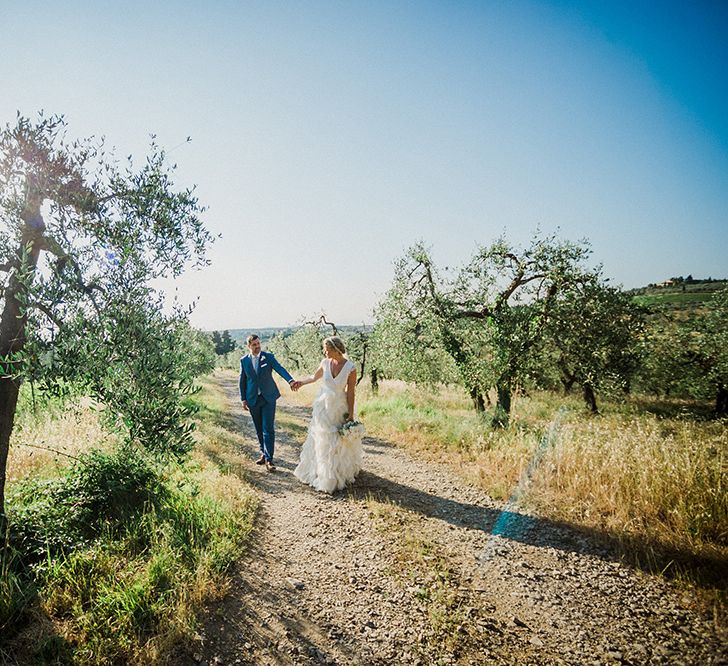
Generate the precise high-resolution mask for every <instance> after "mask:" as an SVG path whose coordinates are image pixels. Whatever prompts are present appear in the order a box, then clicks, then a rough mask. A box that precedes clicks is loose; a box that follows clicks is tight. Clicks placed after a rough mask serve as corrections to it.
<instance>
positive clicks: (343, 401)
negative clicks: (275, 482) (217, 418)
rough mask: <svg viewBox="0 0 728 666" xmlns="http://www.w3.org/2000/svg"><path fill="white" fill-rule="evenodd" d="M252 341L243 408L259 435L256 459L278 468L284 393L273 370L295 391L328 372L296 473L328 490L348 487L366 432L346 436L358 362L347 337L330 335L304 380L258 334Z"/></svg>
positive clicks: (243, 370)
mask: <svg viewBox="0 0 728 666" xmlns="http://www.w3.org/2000/svg"><path fill="white" fill-rule="evenodd" d="M247 344H248V350H249V353H248V354H246V355H245V356H244V357H243V358H241V359H240V399H241V400H242V402H243V409H245V410H246V411H248V412H250V415H251V417H252V419H253V424H254V425H255V432H256V434H257V435H258V443H259V444H260V458H258V460H256V464H258V465H265V467H266V469H267V470H268V471H269V472H274V471H275V469H276V468H275V466H274V465H273V452H274V449H275V415H276V400H277V399H278V398H279V397H280V395H281V394H280V391H279V390H278V387H277V386H276V383H275V381H274V380H273V370H275V371H276V372H277V373H278V374H279V375H280V376H281V377H283V379H285V380H286V381H287V382H288V384H289V385H290V387H291V389H292V390H293V391H297V390H298V389H299V388H300V387H301V386H305V385H306V384H312V383H313V382H316V381H318V380H319V379H322V378H323V385H322V387H321V390H320V392H319V394H318V396H317V397H316V400H315V401H314V403H313V410H312V415H311V421H310V423H309V426H308V435H307V436H306V441H305V442H304V444H303V448H302V449H301V458H300V462H299V463H298V466H297V467H296V469H295V471H294V475H295V476H296V477H297V478H298V479H299V480H300V481H302V482H303V483H307V484H309V485H311V486H313V487H314V488H315V489H316V490H320V491H322V492H328V493H332V492H334V491H335V490H340V489H342V488H343V487H344V486H346V484H347V483H350V482H351V481H353V480H354V478H355V477H356V475H357V474H358V473H359V470H360V469H361V460H362V445H361V436H360V435H359V436H347V437H342V436H341V429H342V426H343V425H344V424H345V423H346V422H348V421H353V419H354V396H355V392H356V368H355V367H354V364H353V363H352V362H351V361H350V360H349V359H347V358H346V356H345V355H344V354H345V353H346V347H345V345H344V341H343V340H342V339H341V338H339V337H337V336H332V337H329V338H326V339H325V340H324V343H323V353H324V359H323V360H322V361H321V364H320V365H319V367H318V368H317V369H316V372H314V374H313V375H311V376H310V377H306V378H305V379H300V380H296V379H294V378H293V377H291V375H290V374H289V372H288V371H287V370H286V369H285V368H284V367H283V366H282V365H281V364H280V363H279V362H278V361H277V360H276V358H275V356H274V355H273V354H271V353H270V352H267V351H266V352H264V351H261V343H260V338H259V337H258V336H257V335H249V336H248V338H247ZM352 432H353V431H352ZM349 434H352V433H349Z"/></svg>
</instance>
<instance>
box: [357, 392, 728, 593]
mask: <svg viewBox="0 0 728 666" xmlns="http://www.w3.org/2000/svg"><path fill="white" fill-rule="evenodd" d="M358 403H359V412H360V414H361V416H362V420H363V421H365V423H366V425H367V428H368V430H369V432H370V434H371V435H373V436H376V437H381V438H384V439H388V440H390V441H394V442H397V443H399V444H401V445H403V446H406V447H407V448H408V449H409V450H410V451H412V453H413V454H414V455H416V456H418V457H421V458H426V459H430V460H435V461H437V462H445V463H448V464H450V465H452V466H453V467H454V468H456V469H457V470H458V472H459V473H460V474H462V475H463V476H464V477H465V478H467V479H468V480H469V481H471V482H473V483H475V484H477V485H479V486H480V487H482V488H483V489H484V490H485V491H486V492H488V493H489V494H490V495H491V496H493V497H495V498H498V499H505V498H508V497H509V496H511V494H512V493H513V491H514V489H515V487H516V485H517V483H518V481H519V479H521V478H522V476H524V472H525V470H526V469H527V468H528V466H529V464H530V463H531V461H532V460H533V459H534V456H535V455H536V452H537V451H538V452H539V454H543V457H542V458H541V462H540V464H539V465H538V466H537V467H536V469H535V472H534V473H533V477H532V478H531V481H530V483H528V484H527V486H526V488H525V492H523V493H522V494H521V495H520V496H519V501H520V502H521V504H522V505H523V506H525V507H527V508H529V509H532V510H535V511H536V512H537V513H538V514H539V515H541V516H543V517H546V518H550V519H554V520H559V521H565V522H568V523H571V524H576V525H579V526H584V527H587V528H591V529H593V530H595V531H597V532H599V533H601V534H604V535H605V536H606V537H608V538H609V539H610V540H615V539H616V540H617V541H620V542H622V545H623V547H624V548H625V550H626V551H627V552H631V554H633V555H635V556H636V557H637V558H638V559H641V561H642V562H644V560H645V558H644V557H641V556H643V555H646V556H647V558H646V559H647V560H649V559H650V558H651V559H652V560H653V562H652V564H653V567H656V568H658V569H662V568H663V567H665V566H671V565H670V562H671V559H673V558H674V560H675V563H676V564H678V565H679V566H677V567H676V572H675V573H678V574H679V575H687V577H688V579H689V580H692V581H694V582H701V581H702V583H703V584H705V585H706V587H708V588H709V587H711V586H718V587H719V588H720V587H723V588H725V580H723V582H722V583H721V582H720V580H719V579H720V575H721V572H724V571H726V567H727V566H728V493H727V492H726V488H727V486H728V474H727V473H728V467H727V464H728V429H727V428H726V427H725V426H726V424H725V422H724V421H711V420H703V419H699V418H692V417H688V416H686V415H685V412H682V413H681V411H680V410H679V409H675V410H673V413H674V414H675V415H673V416H670V415H668V416H656V415H655V414H652V413H649V412H647V411H645V407H646V406H649V405H646V402H645V399H644V398H641V399H639V400H634V401H633V402H628V403H607V402H604V403H603V404H602V412H603V413H602V415H600V416H597V417H594V416H592V415H591V414H589V413H588V412H587V411H586V410H585V409H584V407H583V405H582V403H581V402H580V401H579V400H578V399H575V398H564V397H563V396H557V395H553V394H549V393H533V394H532V395H530V396H528V397H525V396H519V397H518V398H517V399H516V400H515V401H514V405H513V414H512V421H511V427H510V428H508V429H507V430H502V429H501V430H493V429H492V428H491V427H490V425H489V423H488V421H487V420H486V419H483V418H481V417H479V416H478V415H476V414H475V412H474V410H472V408H471V407H470V403H469V400H468V399H467V397H466V396H465V395H464V393H463V392H462V391H460V390H458V389H454V388H444V389H442V390H440V391H434V392H433V391H428V390H425V389H421V388H417V387H412V386H409V385H406V384H403V383H401V382H384V383H383V385H382V388H381V390H380V392H379V395H377V396H373V395H371V393H370V391H369V390H368V388H366V387H365V388H364V389H363V390H361V391H360V392H359V400H358ZM662 407H664V405H662V406H660V409H661V410H662ZM662 411H663V413H664V410H662ZM667 413H668V414H670V412H669V411H668V412H667ZM557 414H559V421H560V424H561V425H560V428H559V429H558V431H557V432H556V434H555V435H554V436H553V437H552V438H551V439H549V440H548V445H547V446H544V445H543V444H544V442H545V437H546V434H547V433H548V431H549V425H550V424H551V423H552V421H553V420H554V419H555V418H556V415H557ZM685 567H687V571H688V573H687V574H685V572H686V568H685ZM691 567H693V568H694V570H693V571H692V572H691V571H690V569H691Z"/></svg>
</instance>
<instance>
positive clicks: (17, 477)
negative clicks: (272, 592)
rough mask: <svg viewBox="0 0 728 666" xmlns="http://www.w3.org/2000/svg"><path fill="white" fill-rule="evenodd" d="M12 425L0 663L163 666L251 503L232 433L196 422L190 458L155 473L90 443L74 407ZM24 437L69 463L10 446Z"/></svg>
mask: <svg viewBox="0 0 728 666" xmlns="http://www.w3.org/2000/svg"><path fill="white" fill-rule="evenodd" d="M199 400H200V403H201V405H202V411H203V412H208V413H210V412H211V410H212V411H213V412H214V410H215V409H217V407H216V406H215V405H217V404H219V402H220V398H219V396H218V395H216V394H215V393H214V391H213V390H212V387H211V386H208V387H207V388H206V390H205V391H204V392H203V393H202V394H201V396H200V397H199ZM209 405H212V407H210V406H209ZM26 417H27V418H26V420H25V422H24V426H23V428H22V429H21V431H20V435H19V437H18V438H16V440H15V446H14V449H13V460H14V464H15V471H14V474H13V477H12V480H11V483H10V485H9V490H10V492H9V497H10V501H9V507H10V510H9V518H10V521H11V535H12V537H11V542H10V544H9V547H7V548H6V549H5V550H4V551H3V556H2V559H0V574H2V580H1V582H0V662H1V661H3V660H7V661H8V662H10V663H16V662H17V663H38V664H44V663H48V664H50V663H77V664H116V663H145V664H146V663H149V664H154V663H167V662H168V661H169V659H170V655H171V654H173V652H174V650H175V649H176V648H177V647H178V646H179V644H180V643H183V642H185V641H188V640H192V638H193V637H194V635H195V624H196V612H197V610H198V609H199V606H200V604H201V603H202V602H204V601H206V600H209V599H211V598H214V597H215V596H218V595H220V594H222V593H223V592H224V590H225V589H226V585H227V578H226V575H225V572H226V571H227V569H228V568H229V567H230V565H231V564H232V563H233V562H234V561H236V560H237V559H238V558H239V556H240V553H241V551H242V549H243V548H244V546H245V543H246V540H247V537H248V534H249V533H250V530H251V529H252V524H253V520H254V516H255V509H256V498H255V495H254V493H253V492H252V490H251V489H250V488H249V486H248V485H247V484H246V483H245V480H244V478H243V476H242V474H241V473H240V470H239V469H234V468H235V461H234V458H235V455H236V454H235V452H234V451H232V450H230V449H229V448H226V445H229V444H230V439H229V438H234V437H235V436H236V435H235V434H234V433H230V432H228V431H227V430H225V428H224V427H222V426H220V425H215V426H210V427H214V428H217V429H219V433H217V434H216V432H212V431H210V427H208V425H207V422H201V423H200V428H199V430H198V434H197V440H198V446H197V450H196V451H195V453H194V456H193V459H192V460H191V461H189V462H188V463H186V464H185V465H171V464H170V465H166V466H160V465H158V464H157V463H155V462H153V461H151V460H146V459H144V458H143V457H142V456H141V455H140V454H139V452H136V451H127V450H124V449H123V448H119V446H118V443H116V442H113V441H109V439H108V436H106V435H104V436H103V437H99V438H94V436H93V434H94V432H95V428H98V425H97V424H96V423H95V422H96V419H95V414H94V413H93V412H92V411H90V410H89V409H88V406H86V407H84V406H83V404H81V405H76V406H75V407H74V408H73V409H72V410H69V411H66V412H64V413H63V414H62V415H61V416H59V417H58V418H56V419H55V420H54V419H50V420H49V419H48V418H46V417H44V416H34V417H32V418H31V417H30V416H29V415H27V414H26ZM208 420H209V419H208ZM74 423H75V424H76V425H77V426H78V424H82V426H81V427H80V428H79V427H76V428H75V429H74V428H73V427H71V426H72V424H74ZM99 432H100V431H99ZM51 433H53V434H51ZM59 433H62V434H65V435H66V436H65V437H63V436H61V434H59ZM79 433H82V434H83V436H82V437H79V436H78V435H79ZM218 435H219V436H218ZM226 438H228V439H226ZM38 441H42V442H44V443H48V442H49V441H50V442H51V443H52V445H53V446H52V447H51V446H48V447H45V448H54V449H55V448H59V450H60V448H62V450H63V451H64V453H68V452H71V451H72V452H73V453H71V455H72V456H73V457H72V458H65V457H64V456H60V457H59V456H57V454H54V453H52V452H49V451H47V450H45V448H44V449H33V451H34V453H36V454H39V455H36V456H31V455H30V454H29V452H28V451H25V450H24V449H27V448H29V447H28V446H27V443H29V442H30V443H33V442H38ZM101 442H103V443H104V445H105V448H104V450H98V449H95V448H94V447H95V445H98V444H99V443H101ZM211 449H215V450H216V451H217V455H216V456H210V455H208V454H207V451H208V450H211ZM228 459H232V464H231V465H228V464H227V462H226V461H227V460H228Z"/></svg>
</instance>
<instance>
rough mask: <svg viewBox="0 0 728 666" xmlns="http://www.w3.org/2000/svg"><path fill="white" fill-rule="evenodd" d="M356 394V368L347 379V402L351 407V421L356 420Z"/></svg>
mask: <svg viewBox="0 0 728 666" xmlns="http://www.w3.org/2000/svg"><path fill="white" fill-rule="evenodd" d="M355 395H356V368H355V369H354V370H352V371H351V372H350V373H349V377H348V378H347V379H346V404H347V406H348V407H349V421H353V420H354V397H355Z"/></svg>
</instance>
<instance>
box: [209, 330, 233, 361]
mask: <svg viewBox="0 0 728 666" xmlns="http://www.w3.org/2000/svg"><path fill="white" fill-rule="evenodd" d="M211 337H212V344H213V345H214V346H215V353H216V354H217V355H218V356H223V355H224V354H228V353H229V352H231V351H234V350H235V349H236V348H237V346H238V345H237V343H236V342H235V340H233V339H232V337H231V336H230V331H227V330H226V331H222V332H220V331H213V332H212V334H211Z"/></svg>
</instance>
